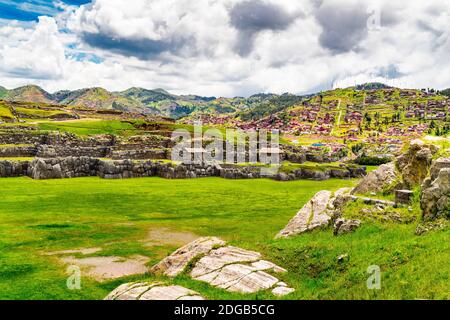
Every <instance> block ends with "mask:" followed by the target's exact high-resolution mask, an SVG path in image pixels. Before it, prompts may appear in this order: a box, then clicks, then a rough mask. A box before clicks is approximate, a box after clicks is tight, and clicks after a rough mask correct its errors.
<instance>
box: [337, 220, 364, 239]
mask: <svg viewBox="0 0 450 320" xmlns="http://www.w3.org/2000/svg"><path fill="white" fill-rule="evenodd" d="M360 226H361V221H360V220H347V219H338V220H336V222H335V224H334V230H333V233H334V235H335V236H339V235H342V234H346V233H350V232H353V231H355V230H356V229H358V228H359V227H360Z"/></svg>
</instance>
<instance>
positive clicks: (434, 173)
mask: <svg viewBox="0 0 450 320" xmlns="http://www.w3.org/2000/svg"><path fill="white" fill-rule="evenodd" d="M445 168H449V169H450V157H449V158H439V159H437V160H436V161H433V163H432V165H431V169H430V177H431V181H434V180H436V179H437V177H438V175H439V172H440V171H441V169H445Z"/></svg>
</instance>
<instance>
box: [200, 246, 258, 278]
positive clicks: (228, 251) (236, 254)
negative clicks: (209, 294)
mask: <svg viewBox="0 0 450 320" xmlns="http://www.w3.org/2000/svg"><path fill="white" fill-rule="evenodd" d="M260 259H261V254H260V253H258V252H254V251H248V250H244V249H241V248H236V247H231V246H229V247H222V248H219V249H216V250H213V251H211V252H210V253H209V254H208V255H207V256H205V257H203V258H201V259H200V260H199V261H198V262H197V264H196V265H195V267H194V269H193V270H192V272H191V276H192V277H193V278H197V277H199V276H200V275H204V274H207V273H211V272H213V271H216V270H218V269H220V268H223V267H224V266H226V265H229V264H232V263H237V262H241V263H242V262H256V261H259V260H260ZM255 270H256V269H255Z"/></svg>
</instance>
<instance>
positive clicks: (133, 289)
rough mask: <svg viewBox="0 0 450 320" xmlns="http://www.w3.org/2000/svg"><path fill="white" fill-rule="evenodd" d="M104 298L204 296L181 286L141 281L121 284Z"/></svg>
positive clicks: (162, 298) (147, 298) (158, 298)
mask: <svg viewBox="0 0 450 320" xmlns="http://www.w3.org/2000/svg"><path fill="white" fill-rule="evenodd" d="M105 300H142V301H150V300H204V298H203V297H202V296H200V295H199V294H198V293H197V292H195V291H192V290H190V289H186V288H184V287H181V286H175V285H170V286H169V285H164V284H162V283H145V282H141V283H125V284H122V285H120V286H119V287H117V288H116V289H115V290H113V291H112V292H111V293H110V294H109V295H108V296H107V297H106V298H105Z"/></svg>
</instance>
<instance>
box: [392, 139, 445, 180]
mask: <svg viewBox="0 0 450 320" xmlns="http://www.w3.org/2000/svg"><path fill="white" fill-rule="evenodd" d="M437 150H438V149H437V147H436V146H434V145H427V144H424V143H423V142H422V141H420V140H414V141H412V142H411V144H410V147H409V149H408V151H407V152H406V153H405V154H403V155H401V156H400V157H398V158H397V161H396V165H397V169H398V171H399V172H401V174H402V179H403V187H404V188H408V189H412V188H414V187H416V186H419V185H421V184H422V182H423V181H424V180H425V178H426V177H427V176H428V171H429V169H430V166H431V162H432V159H433V155H434V154H435V153H436V152H437Z"/></svg>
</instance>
